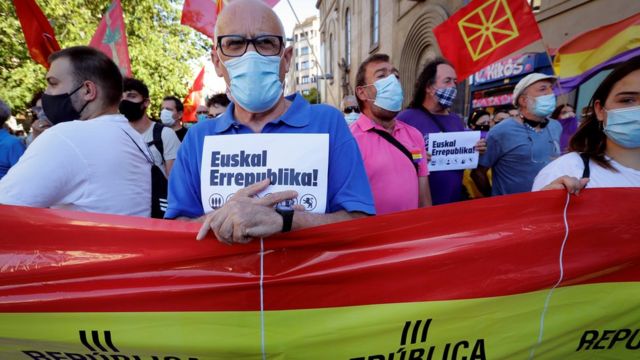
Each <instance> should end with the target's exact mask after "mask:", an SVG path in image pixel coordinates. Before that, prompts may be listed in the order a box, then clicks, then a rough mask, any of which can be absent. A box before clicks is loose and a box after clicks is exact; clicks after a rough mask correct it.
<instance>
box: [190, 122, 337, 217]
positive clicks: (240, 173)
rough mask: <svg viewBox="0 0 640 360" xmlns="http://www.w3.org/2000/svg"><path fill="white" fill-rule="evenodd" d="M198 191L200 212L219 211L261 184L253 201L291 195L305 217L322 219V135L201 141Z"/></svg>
mask: <svg viewBox="0 0 640 360" xmlns="http://www.w3.org/2000/svg"><path fill="white" fill-rule="evenodd" d="M203 146H204V150H203V153H202V167H201V171H200V179H202V181H201V182H200V188H201V194H202V195H201V199H202V207H203V208H204V209H205V212H208V211H211V210H213V209H216V208H219V207H221V206H222V205H224V204H225V203H226V202H227V201H228V200H229V199H230V198H231V196H233V194H235V192H236V191H238V190H240V189H242V188H244V187H247V186H249V185H251V184H254V183H256V182H260V181H262V180H264V179H270V180H271V185H270V186H269V187H268V188H267V189H266V190H265V191H263V192H262V193H260V194H258V197H263V196H266V195H268V194H270V193H274V192H277V191H284V190H295V191H297V192H298V197H297V198H296V199H293V201H292V203H291V204H290V205H294V204H300V205H303V206H304V207H305V210H306V211H310V212H316V213H324V211H325V208H326V204H327V177H328V171H329V170H328V169H329V135H328V134H241V135H228V136H207V137H206V138H205V140H204V145H203Z"/></svg>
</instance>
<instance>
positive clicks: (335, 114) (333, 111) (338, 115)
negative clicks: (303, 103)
mask: <svg viewBox="0 0 640 360" xmlns="http://www.w3.org/2000/svg"><path fill="white" fill-rule="evenodd" d="M309 112H310V113H311V115H312V116H321V117H325V116H328V117H329V118H331V119H339V120H341V121H345V120H344V115H343V114H342V112H340V110H338V109H337V108H335V107H333V106H331V105H327V104H310V105H309Z"/></svg>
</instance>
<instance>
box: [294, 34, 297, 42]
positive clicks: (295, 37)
mask: <svg viewBox="0 0 640 360" xmlns="http://www.w3.org/2000/svg"><path fill="white" fill-rule="evenodd" d="M294 39H296V40H295V41H296V42H298V34H296V36H294Z"/></svg>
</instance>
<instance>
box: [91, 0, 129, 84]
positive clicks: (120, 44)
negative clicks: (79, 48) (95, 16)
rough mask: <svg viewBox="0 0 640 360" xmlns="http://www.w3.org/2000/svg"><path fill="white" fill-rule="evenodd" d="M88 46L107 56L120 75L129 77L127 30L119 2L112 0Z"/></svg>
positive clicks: (118, 0)
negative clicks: (114, 64) (118, 69)
mask: <svg viewBox="0 0 640 360" xmlns="http://www.w3.org/2000/svg"><path fill="white" fill-rule="evenodd" d="M89 46H91V47H93V48H96V49H98V50H100V51H102V52H103V53H105V54H106V55H107V56H109V58H110V59H111V60H113V62H115V63H116V65H118V68H120V72H121V73H122V75H125V76H131V60H130V59H129V47H128V45H127V30H126V28H125V23H124V18H123V16H122V5H121V4H120V0H113V2H112V3H111V5H110V6H109V8H108V9H107V11H106V12H105V13H104V16H103V17H102V20H101V21H100V25H98V29H97V30H96V33H95V34H94V35H93V38H91V43H90V44H89Z"/></svg>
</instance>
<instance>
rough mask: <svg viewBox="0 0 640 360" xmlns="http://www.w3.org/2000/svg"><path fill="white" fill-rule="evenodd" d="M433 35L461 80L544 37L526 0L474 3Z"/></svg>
mask: <svg viewBox="0 0 640 360" xmlns="http://www.w3.org/2000/svg"><path fill="white" fill-rule="evenodd" d="M433 33H434V35H435V36H436V38H437V40H438V45H439V46H440V50H442V55H444V57H445V58H447V60H449V61H451V63H452V64H453V66H454V68H455V69H456V72H457V74H458V78H459V79H466V78H467V77H469V75H471V74H473V73H474V72H476V71H478V70H480V69H482V68H483V67H485V66H487V65H490V64H493V63H494V62H496V61H498V60H500V59H502V58H504V57H506V56H507V55H509V54H511V53H513V52H515V51H517V50H519V49H521V48H523V47H525V46H526V45H528V44H530V43H532V42H534V41H536V40H538V39H541V38H542V35H541V34H540V29H539V28H538V24H537V22H536V18H535V17H534V16H533V13H532V12H531V7H530V6H529V4H528V2H527V0H475V1H472V2H471V3H469V4H468V5H466V6H465V7H463V8H462V9H460V10H458V11H457V12H456V13H455V14H453V15H452V16H451V17H450V18H449V19H447V21H445V22H443V23H442V24H440V25H438V26H436V27H435V28H434V29H433Z"/></svg>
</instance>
